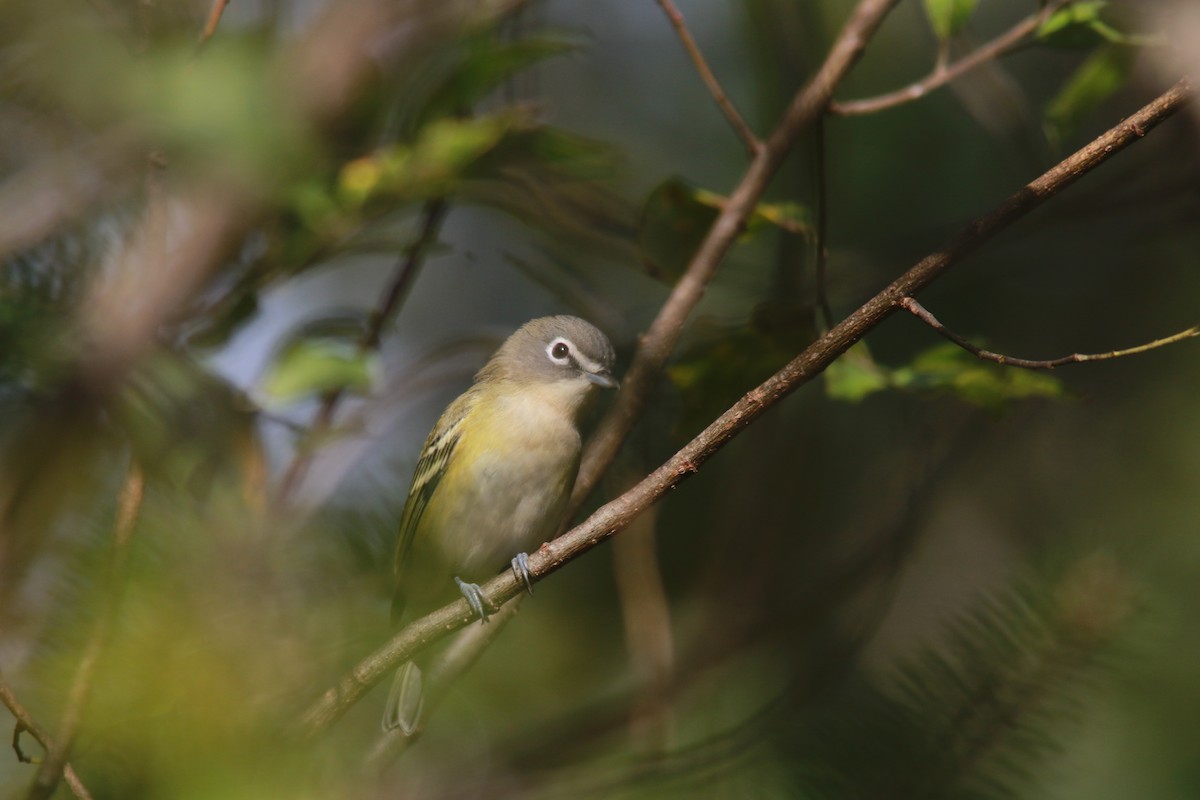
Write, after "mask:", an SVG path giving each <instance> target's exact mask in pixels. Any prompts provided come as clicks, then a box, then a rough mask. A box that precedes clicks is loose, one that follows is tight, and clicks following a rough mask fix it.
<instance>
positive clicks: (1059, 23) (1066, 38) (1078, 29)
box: [1035, 0, 1146, 50]
mask: <svg viewBox="0 0 1200 800" xmlns="http://www.w3.org/2000/svg"><path fill="white" fill-rule="evenodd" d="M1108 5H1109V4H1108V0H1089V2H1082V3H1071V4H1070V5H1067V6H1064V7H1063V8H1060V9H1059V10H1058V11H1055V12H1054V13H1053V14H1051V15H1050V18H1049V19H1047V20H1046V21H1045V22H1043V23H1042V25H1041V27H1040V28H1038V30H1037V33H1036V34H1035V38H1036V40H1037V42H1038V43H1039V44H1043V45H1046V46H1047V47H1058V48H1063V49H1071V50H1075V49H1084V48H1088V47H1095V46H1096V45H1098V44H1104V43H1105V42H1107V43H1110V44H1128V45H1137V44H1142V43H1143V42H1144V41H1146V38H1145V37H1141V36H1134V35H1130V34H1126V33H1122V32H1121V31H1120V30H1118V29H1117V28H1115V27H1114V26H1113V25H1112V23H1111V22H1109V21H1108V20H1106V19H1105V18H1104V10H1105V8H1106V7H1107V6H1108Z"/></svg>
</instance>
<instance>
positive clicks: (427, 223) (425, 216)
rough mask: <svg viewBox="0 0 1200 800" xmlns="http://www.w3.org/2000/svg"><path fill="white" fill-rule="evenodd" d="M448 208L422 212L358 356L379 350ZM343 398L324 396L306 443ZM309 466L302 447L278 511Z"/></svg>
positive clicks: (307, 450)
mask: <svg viewBox="0 0 1200 800" xmlns="http://www.w3.org/2000/svg"><path fill="white" fill-rule="evenodd" d="M448 208H449V204H447V202H446V200H445V199H444V198H440V197H439V198H434V199H432V200H429V201H427V202H426V203H425V206H424V208H423V209H422V211H421V220H422V222H421V232H420V233H419V234H418V235H417V238H416V240H415V241H413V243H412V244H410V245H409V246H408V247H407V248H405V250H404V253H403V254H402V255H401V257H400V261H399V262H398V263H397V264H396V273H395V275H394V276H393V277H392V280H391V282H390V283H388V285H387V288H386V289H384V292H383V296H382V297H380V299H379V305H378V306H376V307H375V309H374V310H372V311H371V316H370V317H369V318H368V320H367V328H366V330H365V331H363V335H362V338H361V339H360V340H359V343H358V351H359V353H370V352H374V351H375V350H378V349H379V342H380V339H381V337H382V336H383V328H384V325H386V324H387V323H388V322H390V321H391V320H392V319H393V318H394V317H395V315H396V312H397V311H398V310H399V309H400V306H401V305H402V304H403V303H404V298H406V297H408V292H409V290H410V289H411V288H412V284H413V281H414V280H415V279H416V277H417V272H418V271H419V270H420V267H421V264H422V263H423V262H424V259H425V255H426V253H427V252H428V250H429V248H430V247H431V246H432V245H433V243H434V241H435V240H436V239H437V235H438V231H439V230H440V229H441V226H442V221H443V220H444V219H445V218H446V211H447V210H448ZM343 394H344V393H343V392H342V390H341V389H334V390H333V391H330V392H328V393H326V394H325V396H324V398H323V399H322V401H321V408H320V409H319V410H318V411H317V415H316V417H315V418H314V419H313V424H312V425H311V426H310V428H309V432H308V437H307V438H308V441H309V442H312V441H316V440H319V439H320V438H321V436H322V435H323V434H324V433H326V432H327V431H328V430H329V429H330V428H331V427H332V426H333V414H334V412H335V411H336V410H337V405H338V403H339V402H340V401H341V399H342V396H343ZM311 463H312V449H311V447H309V446H308V445H307V444H304V443H302V444H301V445H300V446H299V448H298V450H297V452H296V455H295V456H294V457H293V458H292V462H291V463H290V464H289V465H288V468H287V469H286V470H285V471H284V473H283V477H282V478H280V479H279V488H278V489H277V490H276V493H275V503H276V506H277V507H279V506H282V505H283V504H284V503H286V502H287V500H288V498H289V497H291V495H292V492H294V491H295V490H296V487H297V486H299V485H300V482H301V481H302V480H304V475H305V473H306V472H307V471H308V467H309V466H310V464H311Z"/></svg>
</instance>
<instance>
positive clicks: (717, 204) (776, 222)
mask: <svg viewBox="0 0 1200 800" xmlns="http://www.w3.org/2000/svg"><path fill="white" fill-rule="evenodd" d="M693 194H694V195H695V198H696V200H698V201H699V202H701V203H703V204H704V205H706V206H708V207H710V208H715V209H716V210H717V211H720V210H721V209H723V208H724V207H725V203H726V199H725V198H724V197H722V196H721V195H719V194H717V193H716V192H710V191H708V190H707V189H695V190H694V191H693ZM768 226H774V227H776V228H781V229H783V230H785V231H787V232H788V233H794V234H796V235H798V236H803V237H805V238H806V239H809V238H811V237H812V215H811V214H810V213H809V212H808V209H807V208H805V207H804V206H802V205H800V204H799V203H759V204H758V205H757V206H755V208H754V213H753V214H751V215H750V219H748V220H746V230H745V231H744V232H743V233H742V238H744V239H749V238H752V237H753V236H754V235H755V234H757V233H759V232H760V231H761V230H762V229H763V228H765V227H768Z"/></svg>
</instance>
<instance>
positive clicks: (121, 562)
mask: <svg viewBox="0 0 1200 800" xmlns="http://www.w3.org/2000/svg"><path fill="white" fill-rule="evenodd" d="M144 487H145V481H144V479H143V476H142V470H141V467H140V466H139V465H138V463H137V462H136V461H133V462H131V463H130V465H129V471H128V472H127V473H126V476H125V484H124V485H123V486H122V487H121V495H120V497H119V498H118V500H117V520H116V524H115V526H114V528H113V541H112V556H111V561H110V563H109V573H108V579H107V586H106V590H107V591H106V594H107V597H106V598H105V602H104V606H103V608H102V609H101V610H100V615H99V618H98V619H97V620H96V624H95V627H94V628H93V629H92V635H91V637H90V638H89V639H88V643H87V645H86V646H85V648H84V651H83V657H82V658H80V659H79V665H78V666H77V667H76V668H75V677H74V678H73V679H72V681H71V688H70V689H69V690H68V692H67V702H66V706H65V707H64V708H63V712H62V718H61V719H60V720H59V723H58V730H57V731H56V732H55V735H54V739H53V741H52V742H51V744H50V745H49V746H47V748H46V757H45V759H43V761H42V763H41V765H40V766H39V767H38V771H37V775H36V776H34V779H33V785H32V786H30V787H29V792H28V794H27V795H26V797H27V798H28V800H46V798H49V797H50V796H51V795H52V794H54V790H55V789H56V788H57V787H58V780H59V778H60V777H61V776H62V774H63V768H64V767H65V766H66V763H67V756H68V754H69V753H70V752H71V747H72V746H73V745H74V744H75V736H76V735H77V734H78V733H79V727H80V724H81V723H82V722H83V712H84V709H85V708H86V706H87V702H88V698H89V697H90V696H91V693H92V681H93V679H94V678H95V676H96V668H97V666H98V665H99V663H100V656H101V655H102V654H103V652H104V650H105V649H106V648H107V647H108V640H109V638H110V637H111V635H112V630H113V628H114V627H115V625H116V621H117V614H118V612H119V610H120V607H121V597H122V594H123V589H124V585H125V577H126V573H127V572H128V567H129V541H130V539H131V538H132V537H133V530H134V527H135V526H136V524H137V518H138V513H139V512H140V510H141V507H142V493H143V489H144Z"/></svg>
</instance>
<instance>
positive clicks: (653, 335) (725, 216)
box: [566, 0, 898, 518]
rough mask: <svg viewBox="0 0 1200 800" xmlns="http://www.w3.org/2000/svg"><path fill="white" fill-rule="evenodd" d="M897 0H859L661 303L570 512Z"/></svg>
mask: <svg viewBox="0 0 1200 800" xmlns="http://www.w3.org/2000/svg"><path fill="white" fill-rule="evenodd" d="M897 2H898V0H861V2H859V4H858V5H857V6H856V7H855V9H854V12H853V13H852V14H851V16H850V19H849V20H848V21H847V22H846V25H845V27H844V28H843V29H842V32H841V33H840V34H839V35H838V38H837V40H836V41H835V42H834V44H833V47H832V48H831V49H830V52H829V55H828V56H827V57H826V59H825V62H824V63H823V64H822V65H821V67H820V69H819V70H817V74H816V75H814V76H813V77H812V79H811V80H809V82H808V83H807V84H806V85H805V86H804V87H803V88H802V89H801V90H800V91H799V92H797V94H796V96H795V97H794V98H793V99H792V102H791V105H789V106H788V108H787V110H786V111H785V112H784V116H783V119H782V120H781V121H780V123H779V125H778V126H777V127H776V128H775V130H774V131H773V132H772V133H771V135H770V137H768V138H767V140H766V141H765V142H764V143H763V146H762V148H761V149H760V150H759V151H758V152H757V153H756V154H755V156H754V159H753V160H752V161H751V162H750V166H749V167H748V168H747V170H746V173H745V174H744V175H743V176H742V179H741V181H740V182H739V183H738V185H737V187H736V188H734V190H733V192H732V193H731V194H730V195H729V201H728V203H726V205H725V207H724V208H722V209H721V213H720V214H719V215H718V216H717V219H716V220H715V221H714V222H713V225H712V227H711V228H710V229H709V231H708V235H707V236H705V238H704V241H703V242H702V243H701V244H700V247H699V248H698V249H697V250H696V253H695V255H693V256H692V260H691V263H690V264H688V267H687V270H686V271H685V272H684V274H683V275H682V277H680V279H679V281H678V282H677V283H676V284H675V288H674V289H673V290H672V291H671V294H670V295H669V296H668V297H667V300H666V302H664V303H663V305H662V308H661V309H659V312H658V316H657V317H656V318H655V319H654V322H653V323H652V324H651V325H650V328H649V330H647V331H646V333H645V335H643V336H642V338H641V343H640V345H639V346H638V349H637V352H636V353H635V354H634V357H633V363H632V364H631V365H630V367H629V371H628V372H627V373H626V374H625V376H624V377H623V379H622V381H621V383H622V387H623V388H622V390H621V392H620V394H618V395H617V399H616V402H615V403H614V404H613V406H612V408H611V409H610V410H609V412H608V414H607V415H605V417H604V419H603V420H601V422H600V425H599V426H598V427H597V430H596V433H595V435H594V436H593V437H592V440H591V441H590V442H589V443H588V447H587V449H586V450H585V451H584V454H583V461H582V463H581V464H580V467H579V477H578V478H577V479H576V481H575V488H574V490H573V491H572V493H571V501H570V503H568V511H569V513H568V514H567V515H566V516H567V518H570V517H571V516H573V515H574V513H575V512H576V511H578V510H579V508H580V506H582V505H583V501H584V500H585V499H587V496H588V495H589V494H591V492H592V489H594V488H595V486H596V483H597V482H598V481H599V479H600V475H601V473H603V471H604V470H605V468H606V467H607V466H608V465H609V463H611V462H612V459H613V457H614V456H615V455H616V453H617V450H618V449H620V447H621V444H622V443H623V442H624V441H625V437H626V436H628V435H629V431H630V430H631V429H632V428H633V424H634V422H635V421H637V419H638V418H639V417H640V416H641V414H642V410H643V409H644V408H645V406H646V403H647V402H649V399H650V395H651V394H652V392H653V390H654V387H655V386H656V384H657V382H658V378H659V375H660V374H661V373H662V368H663V365H664V364H666V361H667V358H668V357H669V356H670V355H671V351H672V350H674V349H675V344H676V342H678V341H679V337H680V335H681V334H682V332H683V325H684V323H685V322H686V321H687V318H688V315H689V314H690V313H691V310H692V309H693V308H694V307H695V306H696V304H697V303H698V302H700V298H701V297H703V296H704V291H705V289H706V288H707V286H708V283H709V281H710V280H712V277H713V275H714V274H715V273H716V270H717V267H718V266H719V265H720V263H721V260H722V259H723V258H724V257H725V253H726V252H728V250H729V248H730V247H731V246H732V245H733V242H734V240H735V239H736V238H737V236H738V234H739V233H741V232H742V229H743V228H744V226H745V224H746V220H748V219H749V218H750V215H751V214H752V213H754V209H755V207H756V206H757V205H758V201H759V198H761V197H762V195H763V192H764V191H765V190H766V188H767V184H768V183H769V182H770V180H771V178H772V177H773V176H774V175H775V172H776V171H777V170H778V169H779V166H780V164H782V163H783V160H784V158H785V157H786V156H787V154H788V152H789V151H790V150H791V148H792V145H793V144H795V142H796V138H797V137H798V136H799V135H800V133H801V131H803V130H804V129H805V128H807V127H808V126H809V125H811V124H812V123H813V122H814V121H815V120H816V119H817V117H818V116H819V115H820V114H821V113H822V112H823V111H824V110H825V107H826V106H827V105H828V103H829V99H830V97H831V96H832V94H833V90H834V88H835V87H836V86H837V85H838V83H839V82H840V81H841V79H842V77H843V76H844V75H845V74H846V72H847V71H848V70H849V69H850V67H851V66H852V65H853V64H854V62H855V61H856V60H857V59H858V56H859V55H860V54H861V53H862V51H863V48H865V47H866V45H867V42H868V41H869V40H870V38H871V36H872V34H874V32H875V30H876V28H878V27H879V25H880V23H881V22H883V18H884V16H885V15H886V14H887V13H888V11H890V10H891V9H892V7H893V6H894V5H895V4H896V3H897Z"/></svg>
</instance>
